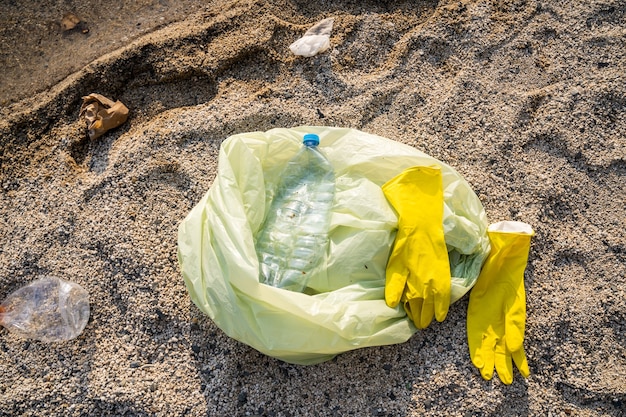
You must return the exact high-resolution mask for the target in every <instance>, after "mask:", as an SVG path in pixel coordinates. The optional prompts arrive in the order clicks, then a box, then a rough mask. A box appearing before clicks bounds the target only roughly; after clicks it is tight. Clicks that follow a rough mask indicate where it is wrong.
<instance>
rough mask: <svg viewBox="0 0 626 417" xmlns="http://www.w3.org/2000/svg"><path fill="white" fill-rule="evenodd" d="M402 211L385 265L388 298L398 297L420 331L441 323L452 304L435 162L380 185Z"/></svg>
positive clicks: (395, 300) (392, 304) (390, 302)
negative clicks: (438, 322) (435, 321)
mask: <svg viewBox="0 0 626 417" xmlns="http://www.w3.org/2000/svg"><path fill="white" fill-rule="evenodd" d="M382 189H383V192H384V193H385V197H387V200H388V201H389V203H390V204H391V205H392V206H393V208H394V209H395V210H396V212H397V214H398V233H397V234H396V240H395V243H394V246H393V250H392V252H391V256H390V257H389V261H388V263H387V273H386V282H385V301H386V302H387V305H388V306H389V307H395V306H397V305H398V303H399V302H400V301H402V303H403V305H404V309H405V311H406V313H407V315H408V316H409V317H410V318H411V320H413V323H415V326H416V327H417V328H418V329H425V328H426V327H428V325H429V324H430V322H431V321H432V320H433V316H434V317H436V318H437V320H438V321H443V320H444V319H445V318H446V315H447V314H448V307H449V306H450V281H451V279H450V261H449V260H448V250H447V248H446V242H445V239H444V235H443V189H442V183H441V170H440V168H439V167H437V166H431V167H425V166H417V167H412V168H408V169H406V170H405V171H403V172H402V173H401V174H399V175H398V176H396V177H394V178H393V179H391V180H390V181H389V182H387V183H386V184H385V185H383V187H382Z"/></svg>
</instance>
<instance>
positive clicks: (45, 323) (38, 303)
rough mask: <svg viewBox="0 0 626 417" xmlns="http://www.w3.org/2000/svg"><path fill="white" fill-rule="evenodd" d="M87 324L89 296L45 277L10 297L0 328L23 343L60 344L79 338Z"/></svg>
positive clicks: (1, 307) (73, 285)
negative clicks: (35, 341)
mask: <svg viewBox="0 0 626 417" xmlns="http://www.w3.org/2000/svg"><path fill="white" fill-rule="evenodd" d="M88 320H89V294H88V293H87V291H85V289H84V288H83V287H81V286H80V285H78V284H76V283H73V282H69V281H65V280H62V279H60V278H56V277H44V278H40V279H38V280H36V281H33V282H31V283H30V284H28V285H26V286H24V287H22V288H19V289H18V290H16V291H14V292H12V293H11V294H9V296H8V297H7V298H6V299H5V300H4V301H3V302H2V304H0V325H2V326H4V327H6V328H7V329H8V330H9V331H10V332H11V333H14V334H17V335H18V336H20V337H22V338H25V339H37V340H41V341H42V342H62V341H65V340H70V339H74V338H76V337H78V336H79V335H80V334H81V333H82V332H83V330H84V329H85V326H86V325H87V321H88Z"/></svg>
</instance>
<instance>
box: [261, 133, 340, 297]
mask: <svg viewBox="0 0 626 417" xmlns="http://www.w3.org/2000/svg"><path fill="white" fill-rule="evenodd" d="M303 143H304V146H303V147H302V149H300V151H299V152H298V153H297V154H296V155H295V156H294V157H293V158H292V159H291V161H289V163H288V165H287V167H286V168H285V170H284V171H283V172H282V175H281V179H280V182H279V183H278V186H277V189H276V193H275V195H274V199H273V200H272V203H271V205H270V209H269V212H268V214H267V217H266V219H265V222H264V224H263V226H262V227H261V229H260V231H259V234H258V235H257V240H256V250H257V254H258V257H259V262H260V265H261V267H260V269H261V271H260V272H261V274H260V275H261V277H260V280H261V282H263V283H266V284H269V285H272V286H275V287H279V288H284V289H288V290H291V291H298V292H301V291H303V290H304V288H306V285H307V282H308V279H309V277H310V276H311V274H312V273H314V272H315V271H316V270H317V269H318V268H320V267H323V265H324V261H325V259H326V252H327V249H328V242H329V241H328V232H329V227H330V215H331V209H332V204H333V200H334V198H335V173H334V171H333V167H332V166H331V164H330V162H329V161H328V159H326V157H325V156H324V155H323V154H322V153H321V152H320V151H319V149H318V147H317V145H319V136H317V135H316V134H307V135H305V136H304V140H303Z"/></svg>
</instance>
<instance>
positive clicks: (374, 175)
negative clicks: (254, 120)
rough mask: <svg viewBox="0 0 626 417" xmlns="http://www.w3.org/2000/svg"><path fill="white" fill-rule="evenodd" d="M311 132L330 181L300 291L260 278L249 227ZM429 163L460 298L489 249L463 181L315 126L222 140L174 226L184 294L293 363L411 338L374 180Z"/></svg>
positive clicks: (364, 137)
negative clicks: (319, 238)
mask: <svg viewBox="0 0 626 417" xmlns="http://www.w3.org/2000/svg"><path fill="white" fill-rule="evenodd" d="M307 133H315V134H317V135H318V136H319V137H320V143H321V144H323V146H322V147H321V148H322V150H323V152H324V154H325V155H326V157H327V158H328V160H329V161H330V163H331V165H332V166H333V168H334V171H335V181H336V190H335V202H334V204H333V208H332V214H331V222H330V229H329V230H330V233H329V239H330V244H329V250H328V262H327V265H326V268H323V269H322V270H321V271H320V272H319V273H318V274H314V276H312V277H311V278H310V279H309V282H308V288H309V289H310V292H307V293H306V294H305V293H299V292H293V291H286V290H284V289H281V288H276V287H273V286H269V285H265V284H262V283H261V282H260V281H259V275H260V272H259V270H260V268H259V261H258V258H257V253H256V248H255V242H254V236H255V235H256V234H257V233H258V231H259V229H260V228H261V226H262V224H263V221H264V219H265V216H266V213H267V212H268V210H269V207H270V206H271V201H272V198H271V197H272V195H271V191H270V190H274V189H276V184H277V183H278V182H279V180H280V176H281V174H282V172H283V170H284V167H285V166H286V165H287V163H288V161H289V160H291V159H292V158H293V156H294V155H295V154H296V153H297V152H298V151H299V149H300V148H301V141H302V137H303V135H305V134H307ZM433 164H436V165H439V166H440V167H441V176H442V187H443V195H444V208H443V229H444V235H445V243H446V246H447V249H448V258H449V261H450V272H451V275H452V277H451V287H450V291H451V294H450V301H451V303H452V302H455V301H457V300H458V299H459V298H461V297H462V296H463V295H464V294H465V293H467V292H468V291H469V290H470V289H471V288H472V286H473V285H474V282H475V281H476V279H477V277H478V274H479V272H480V269H481V266H482V264H483V262H484V260H485V259H486V257H487V255H488V254H489V250H490V246H489V238H488V236H487V219H486V215H485V212H484V209H483V207H482V204H481V203H480V201H479V200H478V197H477V196H476V194H475V193H474V192H473V191H472V189H471V187H470V186H469V184H468V183H467V182H466V181H465V180H464V179H463V178H462V177H461V176H460V175H459V174H458V173H457V172H456V171H455V170H454V169H453V168H451V167H450V166H449V165H447V164H444V163H443V162H440V161H438V160H436V159H435V158H432V157H430V156H428V155H426V154H424V153H423V152H420V151H419V150H417V149H415V148H413V147H410V146H407V145H404V144H401V143H399V142H395V141H393V140H389V139H385V138H382V137H380V136H376V135H372V134H368V133H365V132H360V131H358V130H354V129H341V128H333V127H311V126H305V127H298V128H292V129H273V130H270V131H267V132H250V133H242V134H238V135H234V136H231V137H230V138H228V139H226V140H225V141H224V142H223V143H222V146H221V149H220V155H219V165H218V174H217V176H216V178H215V181H214V183H213V185H212V186H211V188H210V189H209V191H208V192H207V193H206V194H205V195H204V197H203V198H202V199H201V200H200V201H199V202H198V204H197V205H196V206H195V207H194V208H193V209H192V210H191V211H190V213H189V214H188V215H187V217H186V218H185V219H184V221H183V222H182V223H181V224H180V227H179V232H178V259H179V263H180V265H181V271H182V274H183V278H184V280H185V284H186V286H187V289H188V291H189V294H190V297H191V299H192V300H193V302H194V303H195V304H196V306H198V308H199V309H200V310H201V311H203V312H205V313H206V314H207V315H208V316H209V317H210V318H211V319H212V320H213V321H214V322H215V324H216V325H217V326H218V327H220V328H221V329H222V330H223V331H224V332H225V333H226V334H227V335H229V336H230V337H232V338H234V339H237V340H239V341H241V342H243V343H246V344H248V345H250V346H252V347H253V348H255V349H257V350H259V351H260V352H263V353H265V354H267V355H269V356H273V357H276V358H279V359H281V360H283V361H286V362H291V363H298V364H312V363H318V362H322V361H325V360H329V359H331V358H332V357H334V356H335V355H337V354H339V353H341V352H345V351H348V350H353V349H358V348H363V347H368V346H378V345H387V344H393V343H402V342H405V341H407V340H408V339H409V338H410V337H411V336H412V335H413V333H414V332H415V331H416V330H417V329H416V328H415V326H414V325H413V323H412V321H411V320H410V319H409V318H408V317H407V315H406V313H405V311H404V308H403V307H401V306H400V305H398V306H396V307H395V308H391V307H389V306H387V304H386V303H385V270H386V266H387V260H388V258H389V254H390V251H391V247H392V244H393V241H394V236H395V233H396V230H397V226H398V218H397V217H396V214H395V213H394V211H393V209H392V208H391V207H390V205H389V203H388V202H387V200H386V198H385V196H384V194H383V191H382V189H381V186H382V185H383V184H385V183H386V182H387V181H389V180H390V179H392V178H393V177H395V176H396V175H398V174H399V173H401V172H402V171H404V170H405V169H407V168H409V167H413V166H418V165H422V166H431V165H433Z"/></svg>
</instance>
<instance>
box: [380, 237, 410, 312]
mask: <svg viewBox="0 0 626 417" xmlns="http://www.w3.org/2000/svg"><path fill="white" fill-rule="evenodd" d="M408 275H409V270H408V269H407V267H406V266H404V262H403V261H402V251H401V250H400V248H394V251H393V252H392V254H391V256H390V257H389V261H388V263H387V272H386V279H385V302H386V303H387V305H388V306H389V307H391V308H394V307H396V306H397V305H398V303H399V302H400V299H401V298H402V294H403V293H404V287H405V286H406V280H407V278H408Z"/></svg>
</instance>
